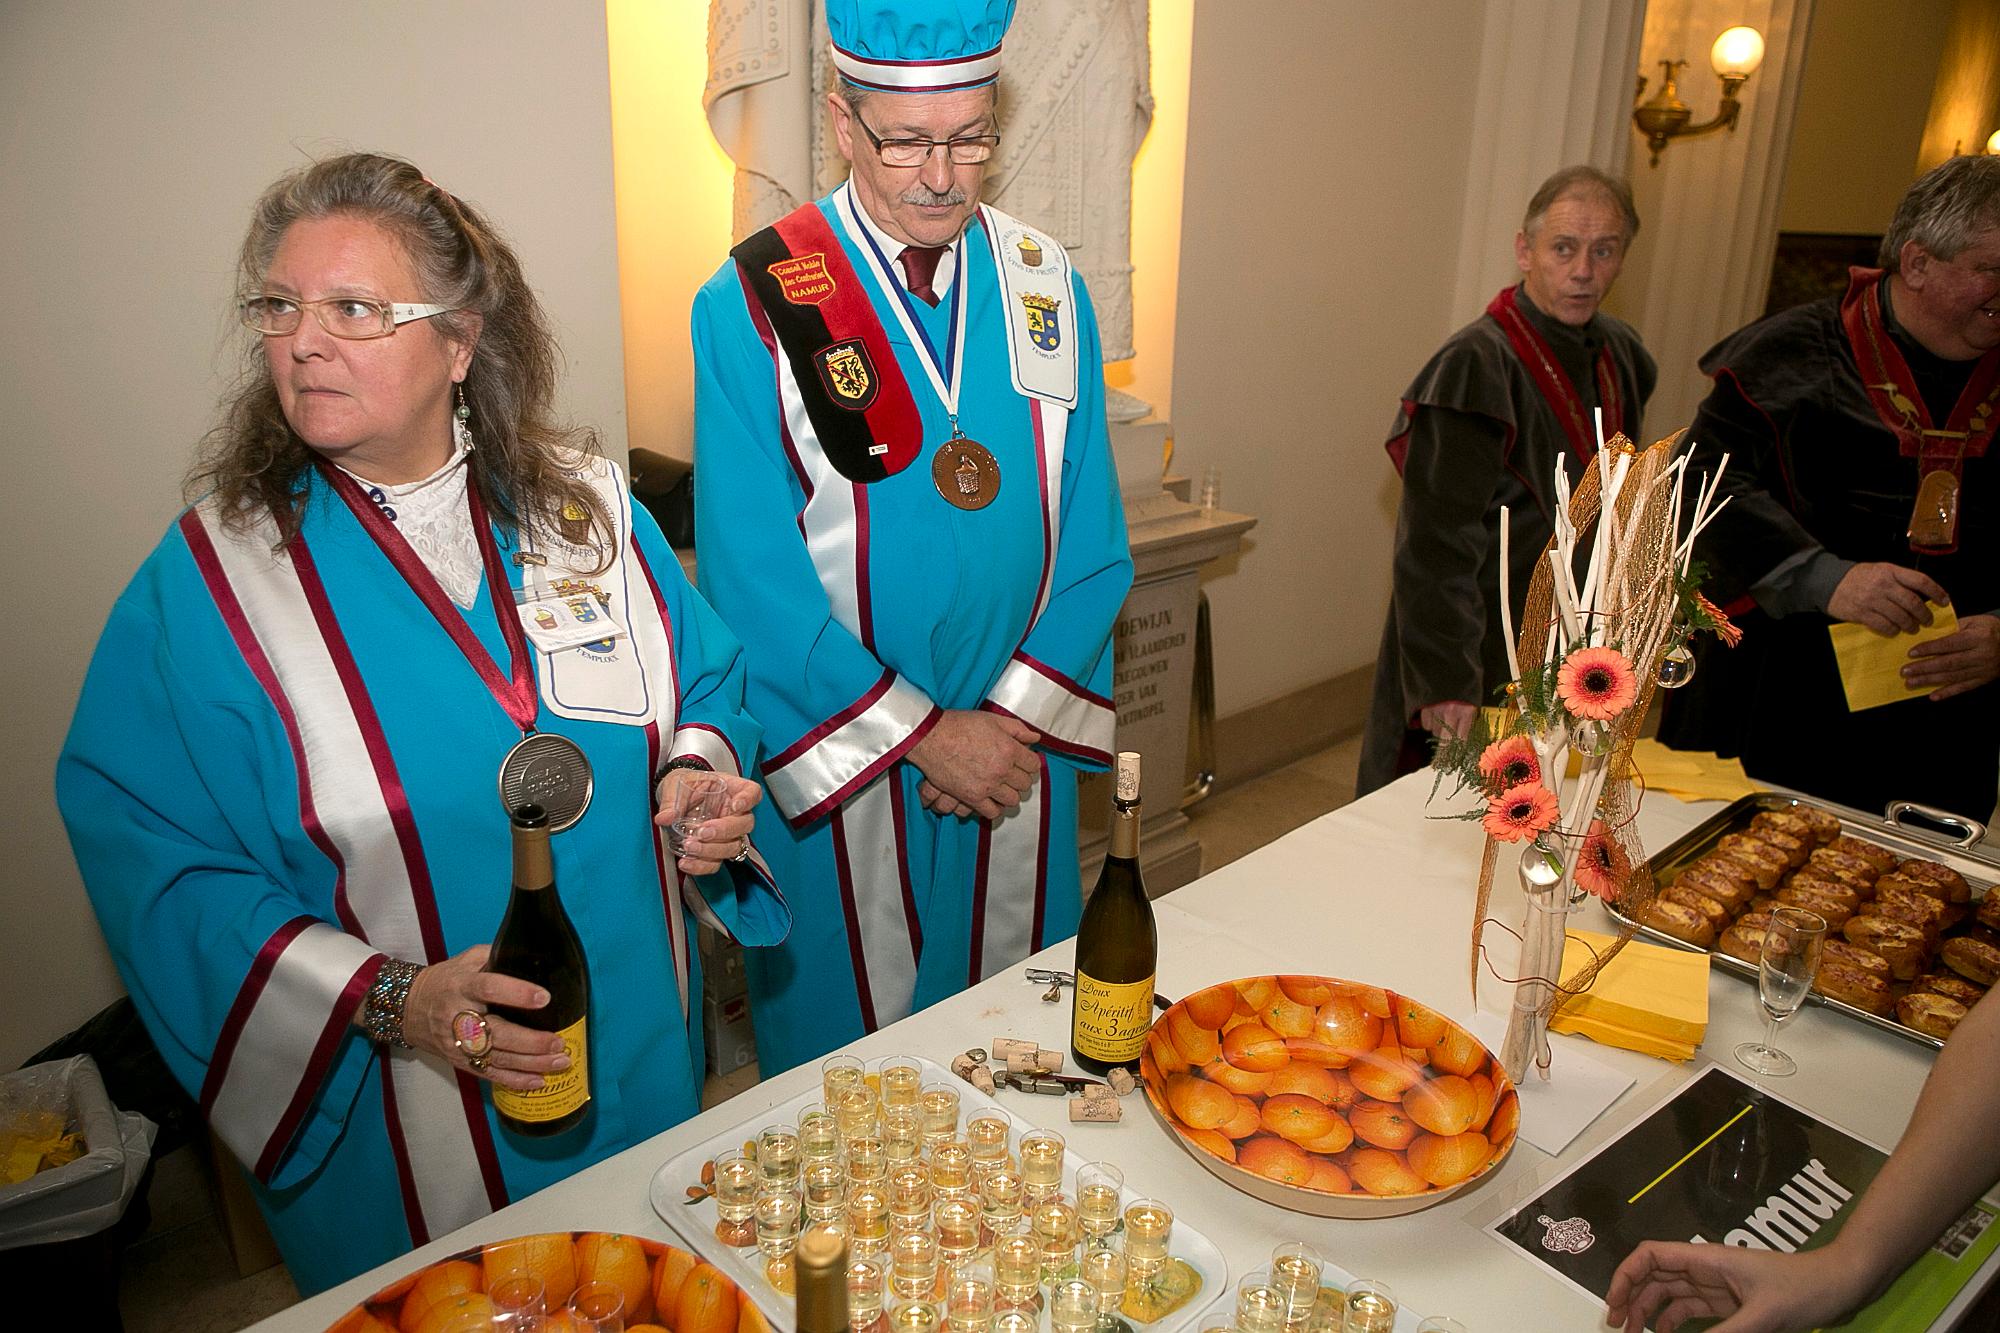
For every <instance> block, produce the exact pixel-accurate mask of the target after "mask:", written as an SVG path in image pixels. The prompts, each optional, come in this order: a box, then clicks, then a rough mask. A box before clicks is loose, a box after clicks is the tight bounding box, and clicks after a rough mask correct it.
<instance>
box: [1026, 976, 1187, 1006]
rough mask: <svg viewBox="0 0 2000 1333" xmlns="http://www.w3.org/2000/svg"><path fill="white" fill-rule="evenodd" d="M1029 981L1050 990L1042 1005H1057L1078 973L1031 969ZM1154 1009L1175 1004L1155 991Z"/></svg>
mask: <svg viewBox="0 0 2000 1333" xmlns="http://www.w3.org/2000/svg"><path fill="white" fill-rule="evenodd" d="M1028 980H1029V981H1032V982H1034V983H1035V984H1036V985H1037V986H1047V987H1048V990H1046V991H1044V992H1043V993H1042V1003H1043V1004H1055V1003H1057V1002H1058V1001H1060V1000H1061V999H1062V988H1063V987H1064V986H1074V985H1076V973H1074V972H1058V971H1057V970H1055V969H1054V968H1051V967H1031V968H1029V969H1028ZM1153 1007H1154V1008H1155V1009H1171V1008H1173V1007H1174V1002H1173V1001H1172V1000H1170V999H1168V998H1167V997H1166V996H1164V995H1162V994H1160V993H1159V992H1158V991H1154V992H1153Z"/></svg>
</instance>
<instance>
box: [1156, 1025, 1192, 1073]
mask: <svg viewBox="0 0 2000 1333" xmlns="http://www.w3.org/2000/svg"><path fill="white" fill-rule="evenodd" d="M1146 1054H1148V1055H1150V1056H1152V1057H1153V1063H1154V1064H1155V1065H1157V1066H1159V1070H1160V1073H1162V1074H1185V1073H1186V1072H1187V1068H1188V1062H1187V1057H1185V1056H1183V1055H1182V1054H1181V1053H1180V1050H1179V1048H1178V1047H1176V1046H1175V1045H1174V1039H1173V1038H1172V1037H1170V1036H1168V1035H1167V1032H1166V1029H1164V1028H1158V1027H1156V1028H1154V1029H1153V1030H1152V1031H1151V1032H1148V1033H1147V1034H1146Z"/></svg>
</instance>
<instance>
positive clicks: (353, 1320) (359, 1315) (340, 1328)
mask: <svg viewBox="0 0 2000 1333" xmlns="http://www.w3.org/2000/svg"><path fill="white" fill-rule="evenodd" d="M413 1276H414V1275H413ZM326 1333H396V1326H395V1325H394V1324H388V1323H384V1322H383V1321H382V1320H380V1319H377V1318H376V1317H375V1314H374V1312H373V1311H372V1310H365V1309H360V1310H349V1311H348V1312H347V1313H346V1314H345V1315H343V1316H342V1317H341V1320H340V1322H339V1323H337V1324H335V1325H334V1326H333V1327H331V1328H329V1329H328V1330H327V1331H326Z"/></svg>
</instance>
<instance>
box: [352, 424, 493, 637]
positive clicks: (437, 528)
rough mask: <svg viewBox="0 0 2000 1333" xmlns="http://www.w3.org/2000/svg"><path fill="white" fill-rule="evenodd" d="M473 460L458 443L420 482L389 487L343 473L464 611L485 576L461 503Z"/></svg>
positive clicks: (468, 449)
mask: <svg viewBox="0 0 2000 1333" xmlns="http://www.w3.org/2000/svg"><path fill="white" fill-rule="evenodd" d="M471 456H472V448H471V446H470V445H469V444H467V443H466V442H465V441H464V440H462V439H461V440H457V441H455V442H454V447H453V449H452V454H451V457H450V458H449V459H448V460H446V462H445V463H444V465H443V466H442V467H440V468H438V470H437V471H435V472H433V473H431V474H430V475H429V476H428V477H425V478H423V479H422V480H421V481H405V482H396V483H393V484H387V483H383V482H378V481H370V480H368V478H366V477H362V476H357V475H356V474H355V473H353V472H349V471H348V469H346V468H341V471H343V472H347V475H348V476H350V477H353V478H354V480H355V482H356V484H358V485H359V486H360V487H361V489H362V492H363V493H364V494H366V495H367V497H368V498H369V499H370V500H372V501H373V502H374V503H375V506H376V507H377V508H379V509H380V510H381V511H382V513H383V515H384V516H385V517H387V518H388V520H389V521H390V522H392V523H394V524H395V525H396V527H397V529H398V530H399V531H400V532H401V533H402V534H403V537H404V538H405V540H407V541H408V542H409V543H410V546H411V547H412V548H413V549H414V550H415V551H416V553H417V555H418V557H419V558H420V559H422V560H423V562H424V566H425V568H427V569H429V570H430V572H431V575H432V577H434V578H436V579H437V581H438V583H439V584H441V585H442V586H443V588H444V590H445V593H446V595H447V596H449V597H450V598H451V600H452V601H454V602H456V603H457V604H458V605H459V606H462V607H465V608H467V609H470V608H471V606H472V604H473V603H474V602H476V601H478V600H479V583H480V579H481V578H482V576H483V575H484V573H485V569H484V566H483V565H482V564H481V562H480V558H479V539H478V537H477V535H476V534H474V532H473V530H472V514H471V512H470V511H469V510H468V509H467V508H466V503H465V488H466V484H467V481H468V478H469V477H470V476H471V473H472V469H471V466H470V465H469V463H468V460H469V459H470V458H471Z"/></svg>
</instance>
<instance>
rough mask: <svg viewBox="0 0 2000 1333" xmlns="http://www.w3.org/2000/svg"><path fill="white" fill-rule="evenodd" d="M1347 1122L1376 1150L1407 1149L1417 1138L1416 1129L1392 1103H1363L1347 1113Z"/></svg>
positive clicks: (1398, 1107)
mask: <svg viewBox="0 0 2000 1333" xmlns="http://www.w3.org/2000/svg"><path fill="white" fill-rule="evenodd" d="M1347 1122H1348V1123H1349V1124H1350V1125H1352V1126H1354V1132H1355V1133H1356V1134H1357V1135H1359V1136H1360V1137H1361V1138H1362V1139H1363V1140H1364V1141H1366V1142H1367V1143H1370V1144H1372V1145H1374V1146H1375V1147H1377V1148H1397V1149H1400V1148H1407V1147H1409V1146H1410V1140H1411V1139H1414V1138H1415V1137H1417V1127H1416V1126H1415V1125H1414V1124H1412V1123H1411V1122H1410V1118H1409V1117H1408V1116H1406V1115H1404V1114H1403V1108H1402V1107H1400V1106H1398V1105H1396V1104H1395V1103H1394V1102H1376V1101H1364V1102H1362V1103H1360V1104H1359V1105H1357V1106H1356V1107H1355V1108H1354V1109H1353V1110H1352V1111H1350V1112H1349V1113H1348V1116H1347Z"/></svg>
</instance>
